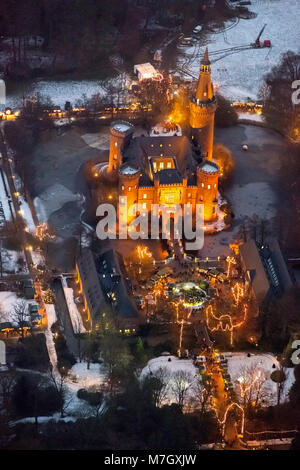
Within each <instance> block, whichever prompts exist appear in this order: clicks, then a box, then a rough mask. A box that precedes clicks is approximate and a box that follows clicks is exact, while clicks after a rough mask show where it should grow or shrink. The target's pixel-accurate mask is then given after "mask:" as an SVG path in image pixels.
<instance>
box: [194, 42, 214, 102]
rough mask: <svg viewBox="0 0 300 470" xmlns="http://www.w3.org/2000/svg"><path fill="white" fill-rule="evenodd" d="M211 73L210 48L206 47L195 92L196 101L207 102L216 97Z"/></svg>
mask: <svg viewBox="0 0 300 470" xmlns="http://www.w3.org/2000/svg"><path fill="white" fill-rule="evenodd" d="M210 74H211V68H210V60H209V55H208V48H207V47H206V49H205V52H204V56H203V59H202V61H201V69H200V75H199V79H198V83H197V88H196V93H195V98H196V102H199V103H206V102H208V101H211V100H212V99H213V98H214V90H213V85H212V82H211V76H210Z"/></svg>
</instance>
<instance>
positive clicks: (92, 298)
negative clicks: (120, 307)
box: [76, 249, 108, 325]
mask: <svg viewBox="0 0 300 470" xmlns="http://www.w3.org/2000/svg"><path fill="white" fill-rule="evenodd" d="M76 271H77V283H78V284H79V286H80V293H81V294H82V296H83V299H84V312H86V313H87V318H88V321H89V322H90V323H91V325H93V324H94V323H95V322H97V320H98V319H99V318H101V315H103V313H105V310H106V309H107V307H108V305H107V303H106V299H105V296H104V294H103V292H102V289H101V285H100V282H99V277H98V273H97V270H96V264H95V259H94V256H93V253H92V252H91V250H89V249H84V250H82V254H81V256H80V257H79V258H78V260H77V263H76Z"/></svg>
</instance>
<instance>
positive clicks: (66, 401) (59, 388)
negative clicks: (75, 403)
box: [49, 367, 72, 418]
mask: <svg viewBox="0 0 300 470" xmlns="http://www.w3.org/2000/svg"><path fill="white" fill-rule="evenodd" d="M49 376H50V380H51V382H52V384H53V386H54V388H55V390H56V393H57V395H58V398H59V402H60V416H61V418H64V416H65V412H66V409H67V408H68V406H69V405H70V403H71V401H72V397H71V396H70V393H69V390H68V387H67V385H66V381H67V378H68V371H67V370H65V368H64V367H63V368H62V370H61V371H60V373H59V374H58V373H54V372H53V370H52V369H50V371H49Z"/></svg>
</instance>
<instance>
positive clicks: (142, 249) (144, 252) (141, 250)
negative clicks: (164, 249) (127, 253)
mask: <svg viewBox="0 0 300 470" xmlns="http://www.w3.org/2000/svg"><path fill="white" fill-rule="evenodd" d="M137 252H138V256H139V259H140V260H141V259H144V258H152V253H151V251H150V250H149V248H148V247H147V246H140V245H139V246H138V247H137Z"/></svg>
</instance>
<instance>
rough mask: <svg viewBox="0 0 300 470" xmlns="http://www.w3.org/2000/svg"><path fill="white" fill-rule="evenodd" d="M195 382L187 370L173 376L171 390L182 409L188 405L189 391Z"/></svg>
mask: <svg viewBox="0 0 300 470" xmlns="http://www.w3.org/2000/svg"><path fill="white" fill-rule="evenodd" d="M193 380H194V377H193V375H192V374H191V373H190V372H186V371H185V370H178V371H177V372H175V373H174V374H173V375H172V376H171V384H170V388H171V390H172V392H173V394H174V396H175V400H176V403H177V404H178V405H179V406H180V408H183V407H184V405H185V403H186V400H187V395H188V391H189V389H190V388H191V385H192V382H193Z"/></svg>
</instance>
